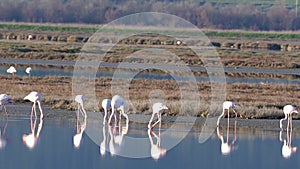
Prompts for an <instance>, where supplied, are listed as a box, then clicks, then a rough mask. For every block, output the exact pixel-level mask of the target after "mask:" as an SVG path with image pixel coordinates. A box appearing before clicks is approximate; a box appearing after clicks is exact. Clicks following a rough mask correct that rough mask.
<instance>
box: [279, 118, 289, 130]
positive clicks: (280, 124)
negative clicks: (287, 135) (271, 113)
mask: <svg viewBox="0 0 300 169" xmlns="http://www.w3.org/2000/svg"><path fill="white" fill-rule="evenodd" d="M284 115H285V117H284V118H283V119H281V120H280V128H281V129H282V121H283V120H286V119H287V118H288V115H287V114H284Z"/></svg>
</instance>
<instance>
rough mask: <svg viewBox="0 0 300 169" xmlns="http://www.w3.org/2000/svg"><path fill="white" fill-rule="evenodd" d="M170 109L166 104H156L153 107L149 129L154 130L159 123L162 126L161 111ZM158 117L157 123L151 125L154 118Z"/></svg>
mask: <svg viewBox="0 0 300 169" xmlns="http://www.w3.org/2000/svg"><path fill="white" fill-rule="evenodd" d="M167 109H168V107H167V106H166V105H165V104H164V103H154V104H153V106H152V111H153V113H152V116H151V119H150V121H149V124H148V128H149V129H150V128H153V127H154V126H155V125H156V124H157V123H159V124H160V125H159V126H161V110H167ZM155 115H157V118H158V119H157V121H156V122H155V123H154V124H153V125H151V123H152V121H153V118H154V116H155Z"/></svg>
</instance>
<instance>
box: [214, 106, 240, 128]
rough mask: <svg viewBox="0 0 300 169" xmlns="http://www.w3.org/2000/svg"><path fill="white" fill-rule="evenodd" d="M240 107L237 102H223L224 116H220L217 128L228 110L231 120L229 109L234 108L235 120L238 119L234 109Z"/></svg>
mask: <svg viewBox="0 0 300 169" xmlns="http://www.w3.org/2000/svg"><path fill="white" fill-rule="evenodd" d="M238 106H239V105H238V104H237V103H235V102H232V101H225V102H223V111H222V114H221V115H220V116H219V118H218V121H217V126H219V123H220V119H221V118H222V117H223V116H224V115H225V110H226V109H227V113H228V114H227V116H228V118H229V109H230V108H232V111H233V112H234V113H235V118H237V112H236V111H235V110H234V109H233V108H235V107H238Z"/></svg>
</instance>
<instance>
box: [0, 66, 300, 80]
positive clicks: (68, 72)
mask: <svg viewBox="0 0 300 169" xmlns="http://www.w3.org/2000/svg"><path fill="white" fill-rule="evenodd" d="M7 68H8V67H7V66H0V74H2V75H7V76H10V75H9V74H8V73H7V72H6V69H7ZM26 68H27V66H26V65H20V66H18V67H17V71H18V72H17V75H18V76H28V75H27V74H26V73H25V69H26ZM238 70H239V69H237V70H236V69H232V70H231V69H230V72H231V71H235V72H238ZM257 71H258V70H257ZM274 72H275V70H274ZM83 73H84V72H83ZM84 74H85V76H86V77H91V78H92V77H94V76H96V77H97V78H99V77H108V78H110V77H118V78H131V74H130V73H128V72H127V73H126V72H123V73H122V74H118V75H115V74H114V73H111V72H97V73H96V75H94V74H90V73H89V72H85V73H84ZM31 76H32V77H45V76H67V77H72V76H73V69H64V68H63V67H51V68H45V67H39V66H36V67H33V72H32V74H31ZM134 78H145V79H156V80H170V79H174V78H176V79H181V80H185V78H184V77H177V76H176V77H173V76H171V75H168V74H162V75H156V74H148V73H139V74H137V75H136V76H135V77H134ZM217 79H218V78H217ZM219 79H220V80H221V81H220V82H223V80H224V79H223V78H219ZM195 80H196V81H197V82H209V81H210V79H209V78H208V77H199V76H195ZM226 82H227V83H253V84H260V83H264V84H268V83H271V84H296V85H299V84H300V80H299V78H295V79H278V78H229V77H226Z"/></svg>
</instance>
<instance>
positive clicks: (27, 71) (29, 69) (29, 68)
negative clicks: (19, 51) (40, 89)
mask: <svg viewBox="0 0 300 169" xmlns="http://www.w3.org/2000/svg"><path fill="white" fill-rule="evenodd" d="M25 72H26V73H27V74H28V76H29V77H30V76H31V72H32V68H31V67H27V68H26V70H25Z"/></svg>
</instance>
